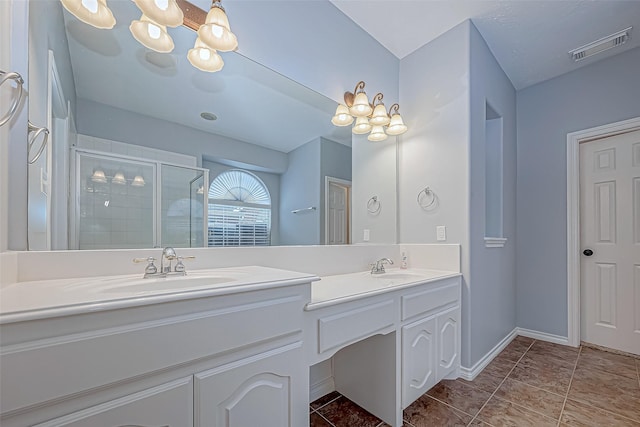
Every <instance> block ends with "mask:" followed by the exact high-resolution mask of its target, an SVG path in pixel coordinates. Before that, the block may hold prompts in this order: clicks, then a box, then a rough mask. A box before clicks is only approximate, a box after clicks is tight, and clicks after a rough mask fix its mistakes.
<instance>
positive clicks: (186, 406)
mask: <svg viewBox="0 0 640 427" xmlns="http://www.w3.org/2000/svg"><path fill="white" fill-rule="evenodd" d="M459 276H460V275H459V273H455V272H443V271H435V270H420V269H414V270H395V271H389V272H388V273H385V274H381V275H378V276H374V275H371V274H369V273H368V272H358V273H350V274H343V275H334V276H326V277H323V278H322V280H320V281H318V279H319V278H318V277H317V276H314V275H309V274H304V273H295V272H290V271H286V270H279V269H273V268H266V267H237V268H219V269H213V270H200V271H194V272H190V274H189V275H188V276H185V277H177V278H165V279H162V278H161V279H146V280H145V279H141V276H139V275H136V276H112V277H103V278H86V279H58V280H46V281H39V282H30V283H29V282H22V283H18V284H14V285H9V286H6V287H4V288H2V290H1V291H0V292H1V298H0V301H1V303H0V304H1V306H0V308H1V315H0V340H1V341H0V344H1V350H0V351H1V358H2V360H1V362H0V363H1V364H2V371H1V374H0V375H1V376H0V381H2V384H3V396H2V401H1V409H0V411H1V418H0V421H1V423H2V425H3V426H5V427H14V426H56V427H59V426H77V427H80V426H101V425H110V426H111V425H113V426H132V425H136V426H137V425H141V426H149V425H158V426H164V425H170V426H172V427H181V426H203V427H204V426H206V427H211V426H258V425H259V426H273V427H277V426H292V427H298V426H305V425H308V423H309V419H308V404H309V399H308V396H309V367H310V365H312V364H315V363H318V362H320V361H322V360H326V359H328V358H331V357H333V358H334V376H335V384H336V388H337V389H338V390H339V391H340V392H342V393H343V394H345V395H346V396H348V397H349V398H351V399H352V400H354V401H355V402H356V403H358V404H360V405H362V406H363V407H365V408H366V409H368V410H370V411H371V412H373V413H374V414H375V415H377V416H379V417H380V418H382V419H384V420H385V421H386V422H388V423H389V424H391V425H401V419H402V418H401V414H402V409H403V408H405V407H406V406H408V405H409V404H410V403H411V402H413V400H415V399H416V398H417V397H419V396H420V395H422V394H423V393H424V392H425V391H426V390H428V389H429V388H430V387H431V386H433V385H434V384H436V383H437V381H439V380H440V379H441V378H444V377H455V376H457V375H458V366H459V358H460V355H459V353H460V331H459V328H460V317H459V316H460V277H459ZM394 384H395V387H394Z"/></svg>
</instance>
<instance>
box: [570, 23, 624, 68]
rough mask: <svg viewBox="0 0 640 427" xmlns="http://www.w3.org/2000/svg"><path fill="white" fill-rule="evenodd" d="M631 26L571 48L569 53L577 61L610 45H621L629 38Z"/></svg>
mask: <svg viewBox="0 0 640 427" xmlns="http://www.w3.org/2000/svg"><path fill="white" fill-rule="evenodd" d="M632 28H633V27H629V28H627V29H626V30H622V31H618V32H617V33H614V34H611V35H610V36H606V37H603V38H601V39H599V40H596V41H594V42H591V43H589V44H586V45H584V46H582V47H579V48H577V49H573V50H571V51H569V55H571V57H572V58H573V60H574V61H576V62H578V61H581V60H583V59H585V58H588V57H590V56H592V55H595V54H597V53H600V52H604V51H605V50H608V49H611V48H612V47H617V46H621V45H623V44H625V43H626V42H627V40H628V39H629V34H630V33H631V29H632Z"/></svg>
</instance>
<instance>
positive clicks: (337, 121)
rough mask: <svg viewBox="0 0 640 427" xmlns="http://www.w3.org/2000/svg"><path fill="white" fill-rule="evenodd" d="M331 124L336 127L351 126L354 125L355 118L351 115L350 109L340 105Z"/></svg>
mask: <svg viewBox="0 0 640 427" xmlns="http://www.w3.org/2000/svg"><path fill="white" fill-rule="evenodd" d="M331 123H333V124H334V125H336V126H349V125H350V124H351V123H353V116H352V115H351V114H349V108H347V106H346V105H344V104H338V108H336V114H335V115H334V116H333V118H332V119H331Z"/></svg>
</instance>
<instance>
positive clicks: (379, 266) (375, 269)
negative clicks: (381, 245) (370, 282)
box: [370, 258, 393, 274]
mask: <svg viewBox="0 0 640 427" xmlns="http://www.w3.org/2000/svg"><path fill="white" fill-rule="evenodd" d="M385 262H386V263H387V264H389V265H393V261H392V260H390V259H389V258H380V259H379V260H377V261H376V262H375V263H373V264H370V266H371V274H382V273H384V272H385V270H384V263H385Z"/></svg>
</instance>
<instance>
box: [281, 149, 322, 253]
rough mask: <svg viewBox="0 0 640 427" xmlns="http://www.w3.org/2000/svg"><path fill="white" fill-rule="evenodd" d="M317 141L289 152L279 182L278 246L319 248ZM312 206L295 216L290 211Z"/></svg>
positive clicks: (318, 150)
mask: <svg viewBox="0 0 640 427" xmlns="http://www.w3.org/2000/svg"><path fill="white" fill-rule="evenodd" d="M320 159H321V138H316V139H314V140H313V141H310V142H307V143H306V144H304V145H301V146H300V147H298V148H296V149H295V150H293V151H290V152H289V168H288V169H287V171H286V172H285V173H284V174H282V176H281V178H280V244H282V245H319V244H320V205H321V202H320ZM311 206H315V207H316V210H313V211H303V212H300V213H297V214H293V213H291V211H292V210H296V209H305V208H308V207H311Z"/></svg>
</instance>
